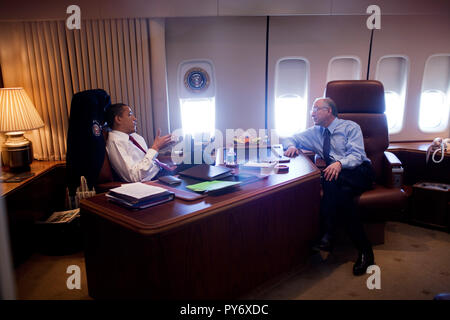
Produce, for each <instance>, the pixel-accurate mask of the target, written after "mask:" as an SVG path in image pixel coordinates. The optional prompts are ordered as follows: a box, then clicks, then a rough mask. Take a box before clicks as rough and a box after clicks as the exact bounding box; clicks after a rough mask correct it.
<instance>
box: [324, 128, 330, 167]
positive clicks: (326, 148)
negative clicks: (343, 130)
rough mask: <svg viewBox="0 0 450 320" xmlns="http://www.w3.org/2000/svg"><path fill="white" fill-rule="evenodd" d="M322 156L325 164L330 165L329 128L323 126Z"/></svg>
mask: <svg viewBox="0 0 450 320" xmlns="http://www.w3.org/2000/svg"><path fill="white" fill-rule="evenodd" d="M323 158H324V160H325V162H326V164H327V166H328V165H330V163H331V158H330V130H328V128H325V130H324V132H323Z"/></svg>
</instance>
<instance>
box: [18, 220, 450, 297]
mask: <svg viewBox="0 0 450 320" xmlns="http://www.w3.org/2000/svg"><path fill="white" fill-rule="evenodd" d="M374 253H375V263H376V264H377V265H378V266H379V267H380V271H381V278H380V279H381V289H373V290H369V289H368V288H367V284H366V282H367V279H368V278H369V277H370V275H369V274H367V275H363V276H360V277H355V276H353V274H352V266H353V262H354V261H355V260H356V251H355V250H354V249H353V248H352V247H351V246H350V245H349V244H346V243H342V244H341V245H338V246H337V247H336V249H335V251H334V252H333V254H332V255H331V256H330V257H329V259H328V260H327V261H326V262H323V261H322V260H321V258H320V256H319V255H318V254H315V255H313V256H311V257H310V259H309V261H308V262H307V263H306V264H305V265H303V266H301V267H299V268H298V269H297V270H295V271H293V272H291V273H289V274H284V275H281V276H280V277H278V278H277V279H273V280H271V281H269V282H267V283H265V284H264V285H263V286H261V287H259V288H257V289H255V290H254V291H253V292H251V293H249V294H247V295H245V296H243V297H242V299H338V300H341V299H342V300H355V299H356V300H358V299H371V300H372V299H392V300H396V299H425V300H430V299H433V297H434V296H435V295H436V294H438V293H442V292H450V234H448V233H445V232H440V231H435V230H430V229H424V228H420V227H416V226H411V225H408V224H404V223H400V222H388V223H387V225H386V238H385V244H384V245H380V246H375V247H374ZM70 265H78V266H79V267H80V269H81V289H79V290H78V289H73V290H69V289H67V286H66V281H67V278H68V277H69V276H70V274H67V273H66V270H67V267H68V266H70ZM16 281H17V291H18V292H17V296H18V298H19V299H50V300H52V299H76V300H80V299H90V297H89V295H88V291H87V281H86V271H85V266H84V256H83V253H82V252H80V253H77V254H73V255H68V256H61V257H52V256H44V255H39V254H35V255H33V256H32V257H31V258H30V259H29V260H28V261H27V262H25V263H24V264H22V265H21V266H19V267H18V268H17V269H16Z"/></svg>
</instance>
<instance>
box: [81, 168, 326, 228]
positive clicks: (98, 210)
mask: <svg viewBox="0 0 450 320" xmlns="http://www.w3.org/2000/svg"><path fill="white" fill-rule="evenodd" d="M316 177H320V171H319V170H316V171H314V172H311V173H309V174H307V175H305V176H303V177H301V178H299V179H298V180H294V181H292V180H291V181H287V182H284V183H281V184H277V185H274V186H271V187H269V189H267V190H265V191H264V192H261V191H253V192H251V193H247V194H244V195H241V196H238V197H236V198H232V199H229V200H226V201H224V203H222V204H220V205H219V206H216V207H214V205H213V206H212V207H209V208H205V209H202V210H199V211H196V212H193V213H190V214H186V215H182V216H178V217H175V218H173V219H171V220H169V221H170V222H165V223H158V224H154V225H152V226H150V227H149V226H148V225H145V224H140V225H141V227H139V226H137V227H136V226H135V225H136V223H135V221H136V220H134V219H132V218H129V217H127V216H120V217H117V216H116V217H115V219H114V220H113V219H112V218H111V215H114V211H113V210H111V209H109V208H104V207H102V206H100V205H97V204H94V203H89V202H88V199H87V200H82V201H81V204H80V207H81V209H84V210H90V211H91V212H93V213H95V214H98V215H99V216H101V217H103V218H105V219H107V220H109V221H114V222H115V223H117V224H119V225H121V226H123V227H125V228H127V229H130V230H133V231H135V232H138V233H140V234H142V235H151V234H157V233H160V232H164V231H167V230H170V229H174V228H177V227H180V226H182V225H184V224H186V223H191V222H194V221H196V220H199V219H203V218H206V217H208V216H210V215H212V214H216V213H217V212H220V211H223V210H226V209H229V208H233V207H235V206H237V205H242V204H245V203H247V202H250V201H253V200H256V199H259V198H261V197H263V196H267V195H270V194H273V193H275V192H278V191H281V190H284V189H287V188H288V187H292V186H293V185H297V184H301V183H304V182H307V181H310V180H313V179H314V178H316ZM180 201H183V200H180ZM102 211H103V212H102ZM205 212H206V213H205ZM108 213H109V214H108Z"/></svg>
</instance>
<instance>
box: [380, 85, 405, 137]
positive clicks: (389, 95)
mask: <svg viewBox="0 0 450 320" xmlns="http://www.w3.org/2000/svg"><path fill="white" fill-rule="evenodd" d="M384 99H385V101H386V111H385V112H384V113H385V114H386V118H387V122H388V129H389V133H395V132H398V131H400V130H399V129H400V128H401V122H402V117H403V108H402V102H401V99H400V96H399V95H398V94H397V93H396V92H393V91H386V92H385V93H384Z"/></svg>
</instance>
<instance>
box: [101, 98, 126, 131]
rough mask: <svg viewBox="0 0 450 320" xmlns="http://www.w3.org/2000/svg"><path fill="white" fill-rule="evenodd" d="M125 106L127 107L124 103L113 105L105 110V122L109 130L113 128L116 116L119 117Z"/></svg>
mask: <svg viewBox="0 0 450 320" xmlns="http://www.w3.org/2000/svg"><path fill="white" fill-rule="evenodd" d="M126 106H128V105H127V104H124V103H115V104H112V105H110V106H109V108H108V109H107V110H106V115H105V120H106V123H107V124H108V127H110V128H111V129H112V128H113V126H114V121H115V118H116V116H120V115H121V114H122V111H123V107H126Z"/></svg>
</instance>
